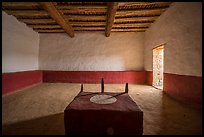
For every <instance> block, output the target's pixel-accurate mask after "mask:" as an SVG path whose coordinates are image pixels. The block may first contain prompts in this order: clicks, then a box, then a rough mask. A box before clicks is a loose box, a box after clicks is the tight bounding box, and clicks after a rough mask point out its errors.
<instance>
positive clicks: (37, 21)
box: [18, 19, 56, 24]
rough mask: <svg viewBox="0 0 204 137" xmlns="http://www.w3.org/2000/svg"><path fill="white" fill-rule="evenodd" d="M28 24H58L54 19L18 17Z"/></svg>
mask: <svg viewBox="0 0 204 137" xmlns="http://www.w3.org/2000/svg"><path fill="white" fill-rule="evenodd" d="M18 20H19V21H21V22H24V23H26V24H56V21H54V20H53V19H18Z"/></svg>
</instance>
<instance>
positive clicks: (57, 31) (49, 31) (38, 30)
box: [33, 29, 65, 33]
mask: <svg viewBox="0 0 204 137" xmlns="http://www.w3.org/2000/svg"><path fill="white" fill-rule="evenodd" d="M33 30H34V31H36V32H38V33H64V32H65V30H63V29H56V30H55V29H53V30H49V29H48V30H42V29H33Z"/></svg>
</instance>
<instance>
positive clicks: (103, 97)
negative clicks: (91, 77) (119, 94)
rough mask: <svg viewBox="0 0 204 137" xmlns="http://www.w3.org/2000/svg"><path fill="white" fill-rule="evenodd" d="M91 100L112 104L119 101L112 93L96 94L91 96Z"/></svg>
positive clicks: (97, 102)
mask: <svg viewBox="0 0 204 137" xmlns="http://www.w3.org/2000/svg"><path fill="white" fill-rule="evenodd" d="M90 101H91V102H93V103H96V104H111V103H114V102H116V101H117V99H116V98H115V97H113V96H110V95H95V96H93V97H91V98H90Z"/></svg>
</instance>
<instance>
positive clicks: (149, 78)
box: [146, 71, 153, 86]
mask: <svg viewBox="0 0 204 137" xmlns="http://www.w3.org/2000/svg"><path fill="white" fill-rule="evenodd" d="M152 82H153V72H152V71H146V84H147V85H150V86H152Z"/></svg>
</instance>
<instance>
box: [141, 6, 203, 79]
mask: <svg viewBox="0 0 204 137" xmlns="http://www.w3.org/2000/svg"><path fill="white" fill-rule="evenodd" d="M163 43H166V44H165V46H164V72H165V73H173V74H180V75H193V76H202V3H201V2H176V3H173V4H172V6H171V7H170V8H169V9H167V11H166V12H164V13H163V14H162V15H161V17H159V19H158V20H157V21H155V23H154V24H153V25H152V26H151V27H150V28H149V30H147V31H146V32H145V42H144V44H145V49H144V50H145V51H144V53H145V55H144V67H145V70H147V71H152V48H154V47H156V46H158V45H160V44H163Z"/></svg>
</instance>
